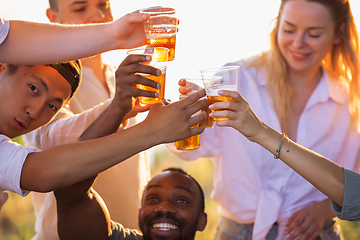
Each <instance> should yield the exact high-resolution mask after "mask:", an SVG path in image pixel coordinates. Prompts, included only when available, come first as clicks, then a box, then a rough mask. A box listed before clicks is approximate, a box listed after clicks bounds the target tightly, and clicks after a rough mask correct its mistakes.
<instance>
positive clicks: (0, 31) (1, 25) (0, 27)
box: [0, 18, 10, 44]
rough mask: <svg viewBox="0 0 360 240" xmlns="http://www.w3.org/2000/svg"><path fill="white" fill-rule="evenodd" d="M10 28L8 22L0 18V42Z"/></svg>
mask: <svg viewBox="0 0 360 240" xmlns="http://www.w3.org/2000/svg"><path fill="white" fill-rule="evenodd" d="M9 30H10V22H9V21H5V20H4V19H2V18H0V44H1V43H2V42H3V41H4V40H5V38H6V37H7V35H8V33H9Z"/></svg>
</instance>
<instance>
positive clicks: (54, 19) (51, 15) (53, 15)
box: [46, 8, 59, 23]
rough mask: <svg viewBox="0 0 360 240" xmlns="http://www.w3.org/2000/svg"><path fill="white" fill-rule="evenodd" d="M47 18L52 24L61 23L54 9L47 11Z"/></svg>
mask: <svg viewBox="0 0 360 240" xmlns="http://www.w3.org/2000/svg"><path fill="white" fill-rule="evenodd" d="M46 16H47V17H48V19H49V20H50V22H52V23H57V22H59V19H58V15H57V12H55V10H54V9H52V8H48V9H46Z"/></svg>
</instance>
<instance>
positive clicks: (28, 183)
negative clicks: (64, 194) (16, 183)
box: [20, 173, 59, 193]
mask: <svg viewBox="0 0 360 240" xmlns="http://www.w3.org/2000/svg"><path fill="white" fill-rule="evenodd" d="M20 187H21V189H22V190H27V191H35V192H41V193H47V192H51V191H54V190H55V189H57V188H59V186H58V184H57V182H56V180H55V179H54V177H53V176H51V175H50V174H47V173H34V174H32V175H29V176H23V175H22V176H21V179H20Z"/></svg>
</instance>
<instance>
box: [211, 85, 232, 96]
mask: <svg viewBox="0 0 360 240" xmlns="http://www.w3.org/2000/svg"><path fill="white" fill-rule="evenodd" d="M220 90H228V91H237V87H236V85H221V84H214V85H212V86H211V87H207V88H206V89H205V91H206V95H207V96H219V94H218V91H220Z"/></svg>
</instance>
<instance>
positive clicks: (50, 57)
mask: <svg viewBox="0 0 360 240" xmlns="http://www.w3.org/2000/svg"><path fill="white" fill-rule="evenodd" d="M34 33H36V34H34ZM97 33H98V34H97ZM110 34H111V33H110V26H109V24H108V23H107V24H93V25H82V26H81V27H79V26H75V25H60V24H58V25H57V27H54V24H46V23H33V22H26V21H16V20H14V21H10V32H9V35H8V37H7V38H6V40H5V41H4V42H3V43H2V44H0V52H1V54H0V61H1V62H7V63H15V64H34V65H35V64H49V63H53V62H63V61H68V60H70V59H80V58H83V57H88V56H92V55H95V54H98V53H100V52H104V51H108V50H112V49H113V48H114V45H115V44H114V40H113V38H112V37H111V35H110ZM64 36H66V37H64Z"/></svg>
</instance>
